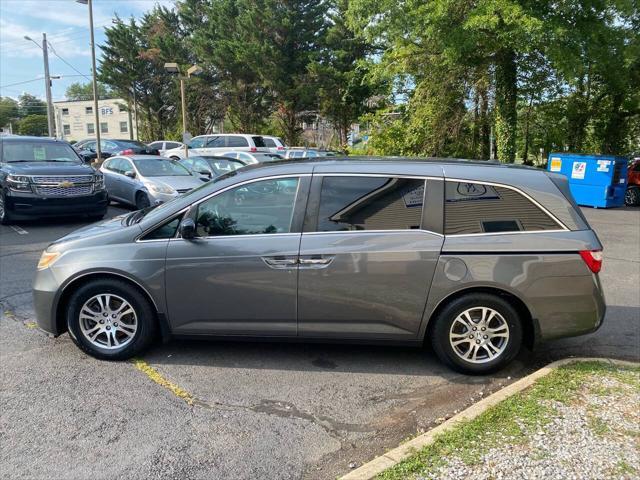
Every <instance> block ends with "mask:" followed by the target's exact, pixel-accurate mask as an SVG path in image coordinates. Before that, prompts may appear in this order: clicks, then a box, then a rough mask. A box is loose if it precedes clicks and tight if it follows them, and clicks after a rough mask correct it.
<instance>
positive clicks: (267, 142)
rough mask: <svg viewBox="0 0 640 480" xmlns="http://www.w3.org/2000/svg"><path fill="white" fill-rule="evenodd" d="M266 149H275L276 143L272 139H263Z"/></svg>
mask: <svg viewBox="0 0 640 480" xmlns="http://www.w3.org/2000/svg"><path fill="white" fill-rule="evenodd" d="M262 140H263V141H264V145H265V147H269V148H273V147H275V146H276V142H274V141H273V140H272V139H271V138H263V139H262Z"/></svg>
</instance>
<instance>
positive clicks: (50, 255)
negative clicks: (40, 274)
mask: <svg viewBox="0 0 640 480" xmlns="http://www.w3.org/2000/svg"><path fill="white" fill-rule="evenodd" d="M58 258H60V252H47V251H46V250H45V251H44V252H42V255H40V261H39V262H38V270H44V269H45V268H49V267H50V266H51V265H53V264H54V263H55V261H56V260H58Z"/></svg>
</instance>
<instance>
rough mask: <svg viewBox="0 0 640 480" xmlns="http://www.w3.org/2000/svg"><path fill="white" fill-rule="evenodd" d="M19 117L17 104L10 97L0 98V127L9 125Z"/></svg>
mask: <svg viewBox="0 0 640 480" xmlns="http://www.w3.org/2000/svg"><path fill="white" fill-rule="evenodd" d="M19 116H20V110H19V105H18V102H16V101H15V100H14V99H13V98H10V97H0V127H4V126H6V125H8V124H9V122H10V121H11V120H15V119H17V118H18V117H19Z"/></svg>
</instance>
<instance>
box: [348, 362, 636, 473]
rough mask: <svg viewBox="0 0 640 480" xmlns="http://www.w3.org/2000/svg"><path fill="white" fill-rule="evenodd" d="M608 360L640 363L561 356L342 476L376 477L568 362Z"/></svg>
mask: <svg viewBox="0 0 640 480" xmlns="http://www.w3.org/2000/svg"><path fill="white" fill-rule="evenodd" d="M593 361H599V362H608V363H611V364H613V365H618V366H624V367H637V366H639V365H640V363H637V362H629V361H625V360H615V359H611V358H590V357H574V358H565V359H563V360H557V361H555V362H552V363H550V364H549V365H547V366H546V367H543V368H541V369H540V370H537V371H535V372H533V373H532V374H530V375H527V376H526V377H524V378H522V379H520V380H518V381H517V382H514V383H512V384H511V385H509V386H507V387H504V388H503V389H501V390H499V391H497V392H495V393H493V394H491V395H489V396H488V397H487V398H484V399H482V400H480V401H479V402H478V403H476V404H474V405H472V406H470V407H469V408H467V409H466V410H463V411H462V412H460V413H458V414H457V415H455V416H453V417H451V418H450V419H449V420H447V421H446V422H444V423H442V424H441V425H438V426H437V427H435V428H433V429H431V430H429V431H428V432H425V433H423V434H422V435H419V436H417V437H416V438H414V439H412V440H409V441H408V442H406V443H403V444H402V445H400V446H399V447H396V448H394V449H393V450H390V451H388V452H387V453H385V454H384V455H381V456H379V457H376V458H374V459H373V460H371V461H370V462H368V463H365V464H364V465H362V466H361V467H358V468H356V469H355V470H353V471H351V472H349V473H347V474H346V475H344V476H342V477H340V480H369V479H372V478H374V477H375V476H376V475H378V474H380V473H382V472H383V471H384V470H386V469H388V468H390V467H393V466H394V465H396V464H398V463H400V462H401V461H402V460H405V459H406V458H408V457H409V456H411V455H412V454H413V453H415V452H416V451H417V450H420V449H421V448H422V447H425V446H427V445H430V444H431V443H433V442H434V440H435V438H436V437H437V436H438V435H439V434H441V433H443V432H446V431H449V430H452V429H453V428H455V427H456V426H457V425H458V424H459V423H461V422H465V421H469V420H473V419H474V418H476V417H477V416H478V415H480V414H481V413H483V412H484V411H485V410H487V409H488V408H490V407H493V406H494V405H496V404H498V403H500V402H502V401H503V400H505V399H507V398H509V397H511V396H512V395H515V394H516V393H518V392H521V391H522V390H524V389H526V388H528V387H530V386H531V385H532V384H533V383H534V382H535V381H536V380H538V379H540V378H542V377H545V376H547V375H549V374H550V373H551V372H552V371H553V370H555V369H556V368H558V367H561V366H563V365H568V364H571V363H576V362H593Z"/></svg>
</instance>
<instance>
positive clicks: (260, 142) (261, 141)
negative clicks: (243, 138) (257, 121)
mask: <svg viewBox="0 0 640 480" xmlns="http://www.w3.org/2000/svg"><path fill="white" fill-rule="evenodd" d="M251 139H252V140H253V144H254V145H255V146H256V147H266V145H265V144H264V138H262V137H251Z"/></svg>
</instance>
